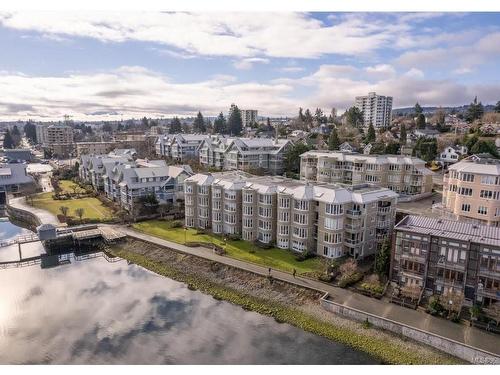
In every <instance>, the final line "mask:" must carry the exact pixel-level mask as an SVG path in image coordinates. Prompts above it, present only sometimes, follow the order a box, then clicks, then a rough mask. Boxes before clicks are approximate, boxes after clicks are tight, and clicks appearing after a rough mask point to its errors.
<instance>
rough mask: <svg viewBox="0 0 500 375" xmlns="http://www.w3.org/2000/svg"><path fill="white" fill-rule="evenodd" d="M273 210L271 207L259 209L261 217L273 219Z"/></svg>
mask: <svg viewBox="0 0 500 375" xmlns="http://www.w3.org/2000/svg"><path fill="white" fill-rule="evenodd" d="M272 213H273V210H272V208H270V207H259V216H262V217H272Z"/></svg>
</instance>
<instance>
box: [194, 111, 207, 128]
mask: <svg viewBox="0 0 500 375" xmlns="http://www.w3.org/2000/svg"><path fill="white" fill-rule="evenodd" d="M193 130H194V131H195V132H196V133H205V132H206V131H207V127H206V125H205V120H204V118H203V115H202V114H201V112H198V115H197V116H196V119H195V120H194V122H193Z"/></svg>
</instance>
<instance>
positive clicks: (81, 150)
mask: <svg viewBox="0 0 500 375" xmlns="http://www.w3.org/2000/svg"><path fill="white" fill-rule="evenodd" d="M75 146H76V157H78V158H79V157H80V156H82V155H85V154H93V155H101V154H107V153H109V152H111V151H113V150H114V149H115V148H117V147H119V146H120V143H119V142H116V141H110V142H76V144H75Z"/></svg>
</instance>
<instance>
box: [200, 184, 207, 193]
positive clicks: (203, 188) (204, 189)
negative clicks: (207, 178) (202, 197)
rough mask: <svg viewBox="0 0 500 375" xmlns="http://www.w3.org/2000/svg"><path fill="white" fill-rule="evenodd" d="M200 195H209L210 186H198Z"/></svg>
mask: <svg viewBox="0 0 500 375" xmlns="http://www.w3.org/2000/svg"><path fill="white" fill-rule="evenodd" d="M198 194H208V186H198Z"/></svg>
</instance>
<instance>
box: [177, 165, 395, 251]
mask: <svg viewBox="0 0 500 375" xmlns="http://www.w3.org/2000/svg"><path fill="white" fill-rule="evenodd" d="M184 197H185V218H186V226H187V227H194V228H202V229H208V230H210V231H211V232H213V233H215V234H220V235H226V234H228V235H236V236H238V237H241V238H242V239H243V240H246V241H252V242H260V243H264V244H271V245H275V246H277V247H278V248H281V249H290V250H293V251H297V252H303V251H305V250H307V251H312V252H315V253H317V254H318V255H320V256H324V257H329V258H337V257H340V256H343V255H351V256H353V257H355V258H363V257H366V256H368V255H372V254H374V253H375V252H376V250H377V246H378V245H379V244H381V243H382V241H383V240H384V239H385V238H387V237H388V236H390V234H391V232H392V228H393V226H394V220H395V206H396V201H397V194H396V193H394V192H393V191H391V190H389V189H386V188H380V187H373V186H367V185H364V186H359V187H356V188H349V189H348V188H345V187H341V186H337V185H329V184H310V183H305V182H302V181H298V180H293V179H288V178H284V177H279V176H253V175H250V174H248V173H244V172H241V171H234V172H226V173H213V174H196V175H194V176H191V177H189V178H187V179H186V180H185V181H184Z"/></svg>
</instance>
